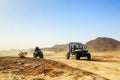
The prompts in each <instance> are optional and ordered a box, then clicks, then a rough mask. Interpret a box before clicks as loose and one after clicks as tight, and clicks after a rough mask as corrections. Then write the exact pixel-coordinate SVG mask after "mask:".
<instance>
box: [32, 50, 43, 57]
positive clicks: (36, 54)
mask: <svg viewBox="0 0 120 80" xmlns="http://www.w3.org/2000/svg"><path fill="white" fill-rule="evenodd" d="M37 57H40V58H43V52H42V51H40V50H38V51H35V52H34V53H33V58H37Z"/></svg>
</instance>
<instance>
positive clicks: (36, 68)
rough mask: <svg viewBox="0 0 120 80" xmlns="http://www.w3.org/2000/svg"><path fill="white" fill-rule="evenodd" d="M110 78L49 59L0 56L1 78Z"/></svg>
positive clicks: (4, 79)
mask: <svg viewBox="0 0 120 80" xmlns="http://www.w3.org/2000/svg"><path fill="white" fill-rule="evenodd" d="M23 79H24V80H108V79H107V78H104V77H101V76H99V75H96V74H94V73H92V72H88V71H84V70H81V69H77V68H73V67H71V66H68V65H67V64H64V63H61V62H57V61H53V60H49V59H33V58H18V57H0V80H23Z"/></svg>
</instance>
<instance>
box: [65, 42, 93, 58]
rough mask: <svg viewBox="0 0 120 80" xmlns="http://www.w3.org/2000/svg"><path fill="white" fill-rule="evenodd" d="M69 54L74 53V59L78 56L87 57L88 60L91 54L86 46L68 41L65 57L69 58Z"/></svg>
mask: <svg viewBox="0 0 120 80" xmlns="http://www.w3.org/2000/svg"><path fill="white" fill-rule="evenodd" d="M70 55H75V56H76V60H79V59H80V57H87V59H88V60H90V59H91V55H90V53H89V52H88V50H87V49H86V46H85V45H84V44H82V43H79V42H70V43H69V52H68V53H67V55H66V56H67V59H69V58H70Z"/></svg>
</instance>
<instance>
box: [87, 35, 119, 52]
mask: <svg viewBox="0 0 120 80" xmlns="http://www.w3.org/2000/svg"><path fill="white" fill-rule="evenodd" d="M86 45H87V47H88V49H89V50H91V51H113V50H119V49H120V41H117V40H115V39H112V38H107V37H103V38H102V37H98V38H96V39H94V40H91V41H89V42H87V43H86Z"/></svg>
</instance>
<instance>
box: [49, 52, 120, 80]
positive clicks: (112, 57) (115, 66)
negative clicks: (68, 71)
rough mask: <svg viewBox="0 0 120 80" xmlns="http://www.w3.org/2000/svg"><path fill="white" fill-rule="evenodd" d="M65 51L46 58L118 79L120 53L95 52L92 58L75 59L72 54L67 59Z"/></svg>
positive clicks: (119, 76)
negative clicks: (88, 59)
mask: <svg viewBox="0 0 120 80" xmlns="http://www.w3.org/2000/svg"><path fill="white" fill-rule="evenodd" d="M64 54H65V53H61V54H60V53H59V54H56V55H54V56H49V57H47V58H49V59H52V60H55V61H60V62H63V63H66V64H68V65H70V66H73V67H75V68H78V69H82V70H86V71H89V72H92V73H95V74H98V75H100V76H103V77H105V78H108V79H110V80H120V54H119V53H116V54H114V53H95V54H92V60H91V61H87V60H86V58H83V59H81V60H75V59H74V56H72V57H71V59H69V60H67V59H65V56H64Z"/></svg>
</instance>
